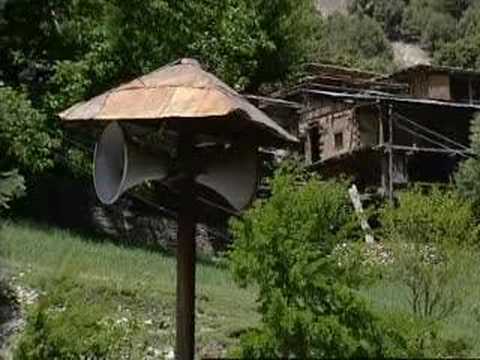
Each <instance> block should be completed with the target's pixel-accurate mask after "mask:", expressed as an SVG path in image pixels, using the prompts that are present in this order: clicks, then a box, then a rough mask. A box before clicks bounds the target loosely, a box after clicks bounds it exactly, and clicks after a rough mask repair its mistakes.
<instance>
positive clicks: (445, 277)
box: [231, 168, 478, 358]
mask: <svg viewBox="0 0 480 360" xmlns="http://www.w3.org/2000/svg"><path fill="white" fill-rule="evenodd" d="M377 215H378V218H379V219H380V223H381V225H382V226H381V227H380V228H379V229H380V230H379V232H378V234H377V236H378V237H379V238H380V239H382V241H383V244H384V246H385V248H384V249H383V250H381V252H380V254H378V253H375V252H370V251H369V250H368V249H365V248H364V245H363V244H362V242H360V243H359V242H358V240H359V239H361V234H360V233H359V232H358V230H359V229H358V228H357V226H358V225H356V224H357V223H358V221H356V219H355V216H354V214H353V210H352V208H351V206H350V205H349V203H348V197H347V187H346V184H345V183H342V182H330V181H321V180H319V179H317V178H315V177H311V175H304V174H302V173H301V172H299V171H298V170H293V171H292V169H289V170H286V169H284V168H282V169H280V170H279V171H277V175H276V176H275V178H274V179H273V181H272V197H271V198H270V199H269V200H268V201H265V202H259V203H257V205H256V206H255V207H254V208H253V209H252V210H250V211H249V212H247V213H246V214H245V215H244V216H243V217H242V219H241V220H236V221H234V222H233V224H232V231H233V234H234V236H235V242H234V245H233V250H232V253H231V264H232V268H233V272H234V274H235V276H236V279H237V281H238V282H239V284H240V285H242V286H248V285H255V288H256V289H258V297H257V301H258V303H259V312H260V314H261V316H262V318H261V326H259V327H258V328H256V329H253V330H251V331H250V332H248V333H247V334H245V335H244V336H243V337H242V339H241V345H240V348H239V350H238V354H237V355H240V356H242V357H244V358H272V357H281V358H287V357H299V358H308V357H340V356H341V357H359V356H361V357H401V358H404V357H415V358H419V357H427V358H429V357H444V356H466V355H469V354H476V353H477V351H478V348H476V341H477V340H476V339H472V338H471V337H472V335H473V333H471V332H470V333H467V334H465V333H460V334H459V333H458V332H456V331H451V330H452V328H451V323H450V321H451V319H452V317H453V316H454V315H458V314H459V313H462V314H465V316H469V317H472V318H474V317H475V316H476V315H477V310H478V309H477V308H476V307H475V305H474V306H472V304H471V302H470V301H466V300H467V299H468V294H467V292H468V291H469V289H474V288H478V279H476V278H475V279H472V283H471V284H469V285H466V282H465V279H463V277H464V276H465V275H466V274H468V273H469V272H470V271H472V269H473V268H474V267H475V264H476V262H477V261H478V226H477V225H476V219H475V217H474V213H473V210H472V206H471V204H470V202H468V201H465V200H462V198H461V197H460V196H459V195H458V194H457V193H456V192H455V191H446V192H445V191H440V190H438V189H432V190H428V191H423V192H422V191H421V190H420V189H413V190H410V191H406V192H405V193H402V194H400V196H399V206H395V207H393V206H386V207H384V208H382V209H380V210H379V211H378V214H377ZM379 255H380V256H379ZM385 257H386V259H385ZM379 283H384V284H385V283H389V284H394V287H395V289H396V293H395V296H396V297H397V301H398V300H400V301H402V302H403V306H402V307H398V306H389V307H387V308H384V309H382V311H380V312H379V311H376V309H375V307H374V306H372V305H374V304H375V303H376V302H378V301H381V299H380V298H376V297H374V298H371V299H370V300H371V301H370V302H369V303H368V302H366V301H365V298H364V297H363V296H362V295H361V292H362V291H361V290H362V289H371V288H375V287H376V286H378V284H379ZM377 296H385V294H384V293H382V294H379V295H377ZM474 326H475V327H478V324H476V323H475V324H474ZM449 330H450V331H449Z"/></svg>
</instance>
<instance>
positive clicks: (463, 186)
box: [455, 114, 480, 215]
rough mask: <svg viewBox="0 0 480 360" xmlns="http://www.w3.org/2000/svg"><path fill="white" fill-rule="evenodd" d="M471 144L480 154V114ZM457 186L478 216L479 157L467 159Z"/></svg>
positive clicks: (457, 180)
mask: <svg viewBox="0 0 480 360" xmlns="http://www.w3.org/2000/svg"><path fill="white" fill-rule="evenodd" d="M470 144H471V148H472V151H473V153H474V154H476V155H477V156H478V154H480V114H478V115H477V116H476V117H475V118H474V119H473V120H472V124H471V135H470ZM455 180H456V185H457V188H458V190H459V192H460V193H461V194H462V195H463V197H464V198H465V199H469V200H470V201H471V202H472V203H473V205H474V209H475V212H476V213H477V215H478V212H479V211H480V187H479V184H480V162H479V160H478V158H477V157H473V158H470V159H467V160H466V161H464V162H463V163H462V164H460V168H459V170H458V172H457V174H456V175H455Z"/></svg>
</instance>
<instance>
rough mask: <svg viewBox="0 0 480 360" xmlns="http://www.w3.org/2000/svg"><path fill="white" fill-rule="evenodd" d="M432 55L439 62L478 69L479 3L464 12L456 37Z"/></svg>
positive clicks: (479, 63) (479, 67)
mask: <svg viewBox="0 0 480 360" xmlns="http://www.w3.org/2000/svg"><path fill="white" fill-rule="evenodd" d="M434 55H435V61H436V62H437V63H439V64H443V65H450V66H458V67H463V68H469V69H477V70H478V69H480V3H478V4H477V5H476V6H471V7H470V8H469V9H468V10H467V11H466V12H465V15H464V17H463V18H462V20H461V21H460V22H459V26H458V35H457V37H456V38H455V39H453V40H452V41H450V42H447V43H446V44H444V45H443V46H442V47H441V48H439V49H438V50H437V51H436V53H435V54H434Z"/></svg>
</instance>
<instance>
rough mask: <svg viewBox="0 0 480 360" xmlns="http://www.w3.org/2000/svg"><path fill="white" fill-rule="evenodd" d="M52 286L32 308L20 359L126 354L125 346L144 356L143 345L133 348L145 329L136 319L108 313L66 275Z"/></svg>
mask: <svg viewBox="0 0 480 360" xmlns="http://www.w3.org/2000/svg"><path fill="white" fill-rule="evenodd" d="M52 285H54V286H52ZM50 286H51V292H50V294H49V295H48V296H44V297H43V298H42V299H41V300H40V302H39V303H38V304H36V305H35V306H34V307H33V308H32V309H31V310H30V313H29V315H28V318H27V325H26V329H25V331H24V332H23V333H22V335H21V338H20V339H19V342H18V344H17V346H16V349H15V353H14V356H15V358H16V359H39V360H41V359H78V358H102V359H105V358H122V354H123V353H122V351H125V348H127V349H129V351H128V354H130V355H132V356H138V357H139V358H140V357H142V355H141V354H142V351H143V350H144V349H143V348H139V349H130V348H131V347H132V346H133V345H132V344H133V342H134V340H135V339H136V336H140V332H141V331H142V327H141V325H140V324H138V323H137V322H135V321H134V319H130V320H129V321H122V319H114V318H109V317H107V316H105V314H106V313H108V309H105V308H103V306H104V305H103V304H101V303H100V304H95V303H89V302H88V301H87V299H86V295H85V293H84V291H85V290H84V289H82V288H81V286H79V284H75V283H74V282H72V281H71V280H69V279H68V278H66V277H65V278H60V279H56V280H55V281H54V282H53V283H52V284H50ZM134 354H136V355H134Z"/></svg>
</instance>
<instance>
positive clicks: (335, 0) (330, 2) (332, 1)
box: [316, 0, 353, 16]
mask: <svg viewBox="0 0 480 360" xmlns="http://www.w3.org/2000/svg"><path fill="white" fill-rule="evenodd" d="M352 1H353V0H316V6H317V10H318V11H319V12H320V13H321V14H322V15H323V16H328V15H331V14H333V13H334V12H340V13H344V14H345V13H347V11H348V6H349V5H350V4H351V3H352Z"/></svg>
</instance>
